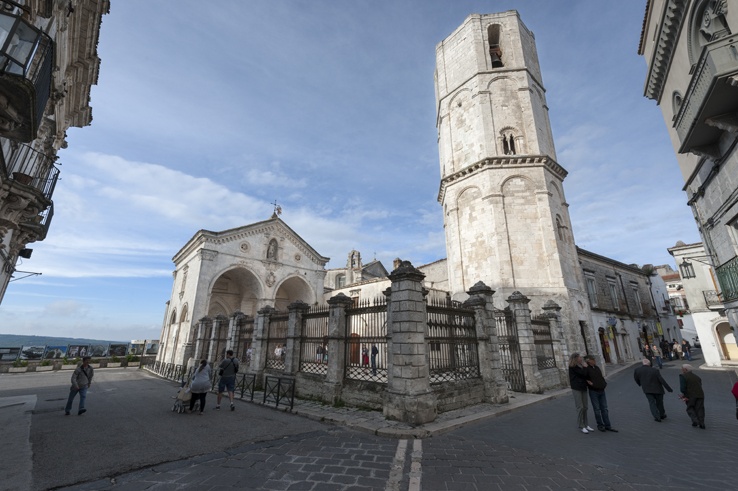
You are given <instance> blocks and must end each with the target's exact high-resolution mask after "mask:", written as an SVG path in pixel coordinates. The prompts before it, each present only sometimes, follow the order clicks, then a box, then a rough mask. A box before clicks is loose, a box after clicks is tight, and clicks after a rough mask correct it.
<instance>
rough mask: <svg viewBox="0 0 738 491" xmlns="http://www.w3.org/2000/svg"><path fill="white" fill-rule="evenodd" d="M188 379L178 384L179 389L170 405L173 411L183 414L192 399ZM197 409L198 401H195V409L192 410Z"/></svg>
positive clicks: (198, 407) (198, 406)
mask: <svg viewBox="0 0 738 491" xmlns="http://www.w3.org/2000/svg"><path fill="white" fill-rule="evenodd" d="M190 381H191V379H188V380H186V381H183V382H182V385H180V388H179V391H178V392H177V396H176V398H175V400H174V404H173V405H172V411H173V412H175V413H179V414H183V413H185V412H186V411H187V409H188V406H189V404H190V399H192V392H191V391H190ZM199 409H200V401H196V402H195V409H193V411H195V410H199Z"/></svg>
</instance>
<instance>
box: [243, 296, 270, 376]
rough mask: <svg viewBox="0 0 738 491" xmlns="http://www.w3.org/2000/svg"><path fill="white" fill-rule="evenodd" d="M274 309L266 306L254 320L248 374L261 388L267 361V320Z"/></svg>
mask: <svg viewBox="0 0 738 491" xmlns="http://www.w3.org/2000/svg"><path fill="white" fill-rule="evenodd" d="M272 312H274V309H273V308H272V307H270V306H269V305H267V306H266V307H264V308H263V309H260V310H259V311H258V312H257V316H256V319H254V342H253V344H252V346H251V347H252V351H251V364H250V365H249V368H248V373H250V374H255V375H256V385H257V386H258V387H259V388H260V387H263V377H264V368H265V367H266V360H267V334H268V333H269V318H270V316H271V315H272Z"/></svg>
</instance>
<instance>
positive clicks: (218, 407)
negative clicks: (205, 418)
mask: <svg viewBox="0 0 738 491" xmlns="http://www.w3.org/2000/svg"><path fill="white" fill-rule="evenodd" d="M215 409H220V404H218V405H217V406H215ZM200 414H202V413H200Z"/></svg>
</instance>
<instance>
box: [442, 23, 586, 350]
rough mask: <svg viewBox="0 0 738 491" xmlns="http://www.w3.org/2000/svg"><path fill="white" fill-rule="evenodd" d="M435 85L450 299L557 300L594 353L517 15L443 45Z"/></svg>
mask: <svg viewBox="0 0 738 491" xmlns="http://www.w3.org/2000/svg"><path fill="white" fill-rule="evenodd" d="M435 86H436V107H437V119H436V124H437V127H438V147H439V155H440V166H441V184H440V190H439V195H438V200H439V202H440V203H441V205H442V206H443V215H444V228H445V234H446V250H447V254H448V261H447V264H448V274H449V288H450V290H451V292H452V294H453V295H454V296H455V297H457V298H462V297H463V296H464V294H465V293H464V292H466V291H468V290H469V288H470V287H471V286H472V285H474V284H475V283H476V282H477V281H483V282H484V283H486V284H487V285H488V286H490V287H492V288H493V289H494V290H496V291H497V292H498V293H497V294H496V295H495V297H496V299H497V300H496V303H499V302H501V301H502V300H503V299H505V298H507V297H508V296H509V295H510V294H511V293H512V292H513V291H516V290H518V291H520V292H522V293H523V294H525V295H526V296H528V297H529V298H530V299H531V303H530V307H531V309H533V310H538V309H540V307H541V305H542V304H543V303H544V302H545V301H546V300H549V299H553V300H554V301H556V302H557V303H558V304H559V305H560V306H561V307H562V314H563V320H564V323H565V326H567V337H568V338H569V339H568V341H569V343H568V345H569V347H570V348H574V349H583V348H584V339H585V337H586V339H587V345H588V347H589V348H590V349H596V346H597V345H598V343H597V342H596V341H595V337H594V334H593V331H592V321H591V314H590V310H589V301H588V299H587V295H586V290H585V287H584V279H583V275H582V272H581V269H580V267H579V263H578V259H577V252H576V246H575V244H574V236H573V234H572V227H571V222H570V219H569V213H568V205H567V203H566V200H565V197H564V186H563V181H564V178H565V177H566V174H567V173H566V170H564V168H563V167H561V166H560V165H559V164H558V163H557V162H556V150H555V148H554V142H553V136H552V133H551V125H550V122H549V117H548V106H547V105H546V97H545V89H544V87H543V80H542V77H541V69H540V66H539V64H538V54H537V52H536V43H535V37H534V35H533V33H532V32H531V31H529V30H528V28H527V27H526V26H525V25H524V24H523V22H522V21H521V19H520V17H519V15H518V13H517V12H516V11H508V12H503V13H499V14H486V15H477V14H475V15H470V16H469V17H468V18H467V19H466V20H465V21H464V23H463V24H462V25H461V26H460V27H459V28H458V29H456V31H454V32H453V33H452V34H451V35H450V36H448V37H447V38H446V39H445V40H443V41H442V42H441V43H440V44H439V45H438V46H437V47H436V73H435ZM498 306H502V305H498Z"/></svg>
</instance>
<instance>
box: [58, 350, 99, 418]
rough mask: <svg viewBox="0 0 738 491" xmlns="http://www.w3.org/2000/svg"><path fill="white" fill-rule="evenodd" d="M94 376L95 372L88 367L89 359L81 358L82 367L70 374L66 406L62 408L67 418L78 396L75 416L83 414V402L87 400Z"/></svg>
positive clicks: (84, 411) (85, 410) (86, 357)
mask: <svg viewBox="0 0 738 491" xmlns="http://www.w3.org/2000/svg"><path fill="white" fill-rule="evenodd" d="M94 376H95V370H93V368H92V367H91V366H90V357H89V356H83V357H82V365H80V366H78V367H77V368H75V369H74V373H72V387H70V388H69V397H68V398H67V405H66V407H64V414H66V415H67V416H69V415H70V414H71V411H72V404H73V403H74V398H75V396H76V395H77V394H79V407H78V411H77V414H78V415H79V416H81V415H83V414H85V413H86V412H87V409H85V400H86V399H87V389H89V388H90V386H91V385H92V377H94Z"/></svg>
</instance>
